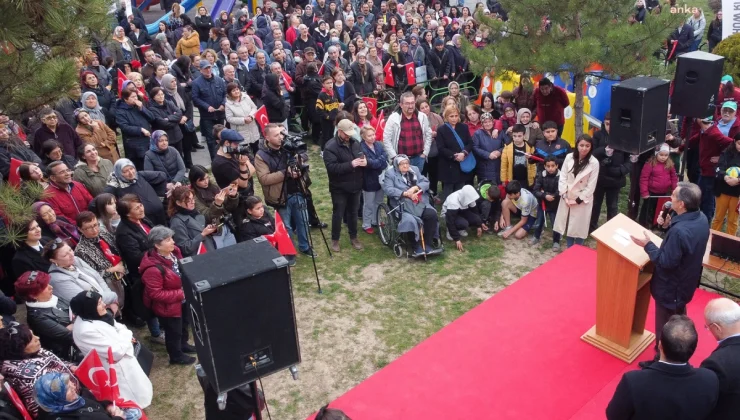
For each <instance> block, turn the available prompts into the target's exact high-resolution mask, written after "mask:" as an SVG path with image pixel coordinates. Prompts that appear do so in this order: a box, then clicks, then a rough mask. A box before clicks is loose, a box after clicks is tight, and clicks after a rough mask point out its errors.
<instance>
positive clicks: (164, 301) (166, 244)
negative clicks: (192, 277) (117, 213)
mask: <svg viewBox="0 0 740 420" xmlns="http://www.w3.org/2000/svg"><path fill="white" fill-rule="evenodd" d="M174 234H175V232H174V231H172V229H169V228H166V227H164V226H155V227H153V228H152V230H151V231H150V232H149V235H148V240H149V245H150V247H151V248H150V249H149V251H147V252H146V254H144V257H143V258H142V259H141V265H140V266H139V272H140V273H141V280H142V281H143V282H144V304H145V305H146V306H147V307H148V308H150V309H151V310H152V312H154V315H156V316H157V317H158V318H159V325H160V326H161V327H162V329H163V330H164V332H165V334H164V337H165V345H166V347H167V354H169V356H170V364H177V365H190V364H193V363H194V362H195V357H191V356H188V355H187V354H185V353H190V354H192V353H195V347H193V346H191V345H190V344H188V324H187V317H185V316H183V314H185V313H186V310H185V304H184V302H185V292H183V290H182V280H181V279H180V263H179V260H180V259H182V254H181V253H180V250H179V249H178V248H177V246H176V245H175V240H174V239H173V238H172V237H173V236H174Z"/></svg>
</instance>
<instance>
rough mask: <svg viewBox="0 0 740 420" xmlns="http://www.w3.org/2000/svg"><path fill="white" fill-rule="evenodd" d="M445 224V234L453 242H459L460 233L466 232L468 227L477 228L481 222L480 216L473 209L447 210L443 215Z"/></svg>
mask: <svg viewBox="0 0 740 420" xmlns="http://www.w3.org/2000/svg"><path fill="white" fill-rule="evenodd" d="M445 223H447V232H448V233H449V234H450V237H451V238H452V240H453V241H459V240H460V236H461V235H460V232H461V231H466V230H468V228H469V227H470V226H472V227H474V228H479V227H480V226H481V225H482V224H483V221H482V220H481V218H480V214H478V213H477V211H476V210H473V209H460V210H447V213H446V214H445Z"/></svg>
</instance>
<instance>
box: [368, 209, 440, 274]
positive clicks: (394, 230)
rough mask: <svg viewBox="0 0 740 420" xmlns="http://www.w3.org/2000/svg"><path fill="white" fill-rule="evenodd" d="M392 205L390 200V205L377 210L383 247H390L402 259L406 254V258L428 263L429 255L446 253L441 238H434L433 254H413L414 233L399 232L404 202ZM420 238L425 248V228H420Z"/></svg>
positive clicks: (379, 234)
mask: <svg viewBox="0 0 740 420" xmlns="http://www.w3.org/2000/svg"><path fill="white" fill-rule="evenodd" d="M392 205H393V204H392V203H391V201H390V200H388V204H386V203H381V204H380V205H379V206H378V209H377V210H376V216H377V221H378V236H379V237H380V242H382V243H383V245H386V246H388V247H390V248H391V249H392V250H393V253H394V254H395V255H396V257H398V258H402V257H403V256H404V253H405V254H406V258H409V257H412V258H422V257H423V258H424V260H425V261H426V259H427V256H429V255H438V254H441V253H442V252H443V251H444V246H443V245H442V241H441V239H440V238H439V237H437V238H434V239H433V240H432V244H431V245H432V252H430V253H426V252H424V253H422V254H419V255H414V252H413V246H414V242H416V241H415V240H414V233H413V232H404V233H401V232H399V231H398V224H399V222H400V221H401V215H402V214H403V211H404V210H403V202H399V203H398V204H397V205H396V206H395V207H392ZM419 229H420V236H421V238H422V239H421V241H422V248H425V247H424V245H426V244H424V239H423V238H424V235H423V233H424V227H423V226H420V227H419Z"/></svg>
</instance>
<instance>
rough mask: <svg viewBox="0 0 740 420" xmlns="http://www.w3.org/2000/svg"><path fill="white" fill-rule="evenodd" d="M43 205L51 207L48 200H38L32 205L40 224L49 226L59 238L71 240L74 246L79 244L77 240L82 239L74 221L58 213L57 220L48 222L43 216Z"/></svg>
mask: <svg viewBox="0 0 740 420" xmlns="http://www.w3.org/2000/svg"><path fill="white" fill-rule="evenodd" d="M43 206H49V207H50V208H52V209H53V207H51V204H49V203H47V202H46V201H37V202H35V203H33V204H32V205H31V209H32V210H33V213H34V214H35V215H36V221H37V222H38V223H39V226H41V227H42V228H43V227H47V228H48V229H49V230H50V231H51V232H52V233H53V234H54V236H56V237H57V238H59V239H64V240H69V241H70V242H71V245H72V246H73V247H74V246H76V245H77V242H79V240H80V234H79V232H77V226H76V225H74V224H73V223H70V222H69V221H67V220H66V219H63V218H61V217H60V216H59V215H57V220H56V221H55V222H54V223H52V224H48V225H47V224H46V222H44V219H42V218H41V207H43Z"/></svg>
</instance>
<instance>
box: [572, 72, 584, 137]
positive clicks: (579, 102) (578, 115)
mask: <svg viewBox="0 0 740 420" xmlns="http://www.w3.org/2000/svg"><path fill="white" fill-rule="evenodd" d="M585 82H586V75H585V74H584V73H582V72H579V73H574V74H573V90H574V91H575V94H576V103H575V104H573V116H574V120H575V124H576V127H575V129H576V140H577V139H578V136H580V135H581V134H583V84H584V83H585Z"/></svg>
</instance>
